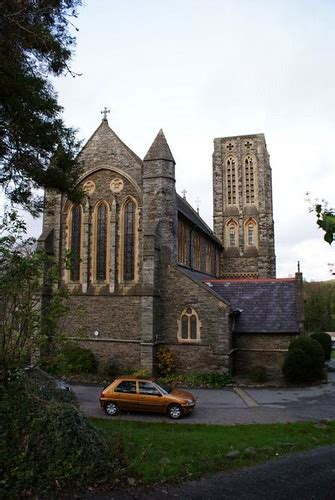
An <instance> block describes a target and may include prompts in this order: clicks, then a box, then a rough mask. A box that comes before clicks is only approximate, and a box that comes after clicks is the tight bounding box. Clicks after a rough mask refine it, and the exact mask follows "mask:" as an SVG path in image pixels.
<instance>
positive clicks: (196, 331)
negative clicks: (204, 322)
mask: <svg viewBox="0 0 335 500" xmlns="http://www.w3.org/2000/svg"><path fill="white" fill-rule="evenodd" d="M178 340H179V341H180V342H200V321H199V316H198V313H197V312H196V310H195V309H193V307H187V308H186V309H184V310H183V312H182V313H181V315H180V319H179V320H178Z"/></svg>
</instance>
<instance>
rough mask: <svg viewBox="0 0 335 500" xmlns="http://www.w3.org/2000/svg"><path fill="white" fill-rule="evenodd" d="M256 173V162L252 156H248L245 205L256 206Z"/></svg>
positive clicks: (245, 165)
mask: <svg viewBox="0 0 335 500" xmlns="http://www.w3.org/2000/svg"><path fill="white" fill-rule="evenodd" d="M255 186H256V172H255V162H254V159H253V158H252V156H251V155H248V156H247V157H246V158H245V160H244V194H245V203H246V204H247V205H254V204H255V202H256V196H255Z"/></svg>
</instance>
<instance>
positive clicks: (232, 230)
mask: <svg viewBox="0 0 335 500" xmlns="http://www.w3.org/2000/svg"><path fill="white" fill-rule="evenodd" d="M226 246H227V247H237V246H238V225H237V222H236V221H235V220H233V219H232V220H230V221H229V222H228V223H227V229H226Z"/></svg>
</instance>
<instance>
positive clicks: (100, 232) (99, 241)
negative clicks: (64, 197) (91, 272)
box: [96, 203, 107, 281]
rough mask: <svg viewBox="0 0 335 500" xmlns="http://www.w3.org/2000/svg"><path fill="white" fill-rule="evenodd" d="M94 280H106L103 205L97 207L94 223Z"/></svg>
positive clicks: (105, 228) (105, 209) (104, 206)
mask: <svg viewBox="0 0 335 500" xmlns="http://www.w3.org/2000/svg"><path fill="white" fill-rule="evenodd" d="M96 224H97V226H96V279H97V281H105V280H106V258H107V207H106V205H105V204H104V203H103V204H101V205H99V207H98V211H97V221H96Z"/></svg>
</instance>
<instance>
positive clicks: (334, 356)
mask: <svg viewBox="0 0 335 500" xmlns="http://www.w3.org/2000/svg"><path fill="white" fill-rule="evenodd" d="M332 358H333V359H335V349H333V350H332Z"/></svg>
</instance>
